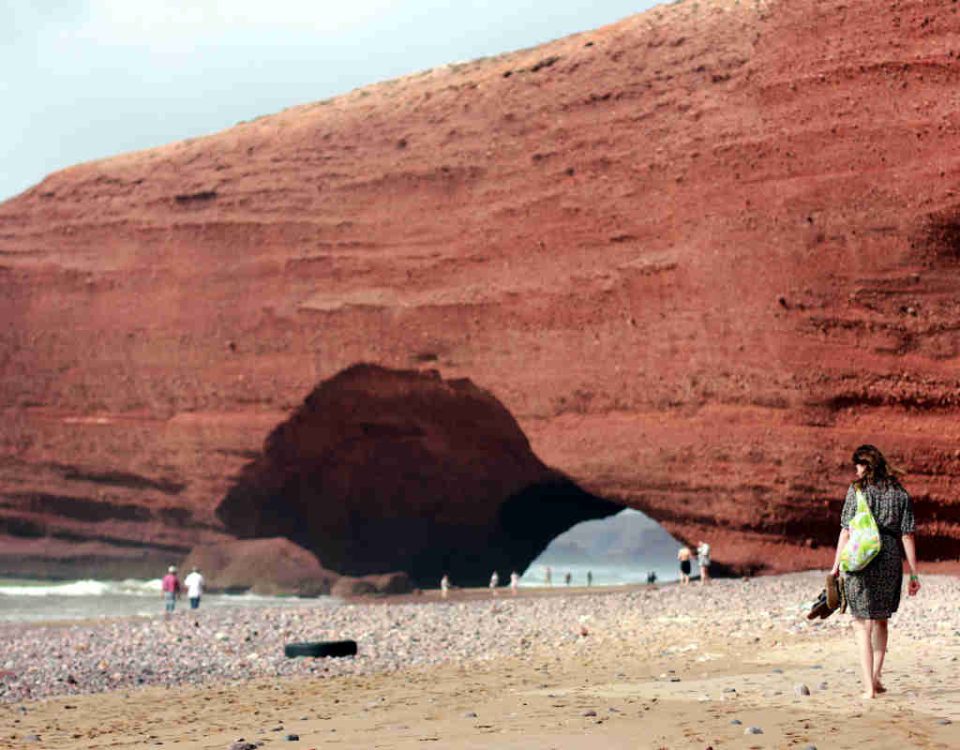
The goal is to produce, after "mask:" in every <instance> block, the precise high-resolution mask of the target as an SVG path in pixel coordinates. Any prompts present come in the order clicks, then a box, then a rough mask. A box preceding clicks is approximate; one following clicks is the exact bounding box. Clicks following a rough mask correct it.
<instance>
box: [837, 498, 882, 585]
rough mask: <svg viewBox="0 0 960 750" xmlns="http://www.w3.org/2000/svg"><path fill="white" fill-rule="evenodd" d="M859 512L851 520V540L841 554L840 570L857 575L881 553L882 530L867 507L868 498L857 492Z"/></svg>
mask: <svg viewBox="0 0 960 750" xmlns="http://www.w3.org/2000/svg"><path fill="white" fill-rule="evenodd" d="M856 492H857V512H856V513H854V516H853V518H851V519H850V539H849V540H848V541H847V546H846V547H844V548H843V552H841V553H840V570H842V571H844V572H845V573H856V572H857V571H858V570H863V569H864V568H865V567H867V565H869V564H870V562H871V561H872V560H873V558H875V557H876V556H877V555H878V554H879V553H880V529H879V528H878V527H877V522H876V520H874V518H873V514H872V513H871V512H870V506H869V505H867V498H866V496H865V495H864V494H863V492H862V491H860V490H857V491H856Z"/></svg>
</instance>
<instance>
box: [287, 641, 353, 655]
mask: <svg viewBox="0 0 960 750" xmlns="http://www.w3.org/2000/svg"><path fill="white" fill-rule="evenodd" d="M283 653H284V655H285V656H286V657H287V658H289V659H295V658H297V657H298V656H312V657H319V656H356V654H357V642H356V641H307V642H304V643H288V644H287V645H286V646H284V647H283Z"/></svg>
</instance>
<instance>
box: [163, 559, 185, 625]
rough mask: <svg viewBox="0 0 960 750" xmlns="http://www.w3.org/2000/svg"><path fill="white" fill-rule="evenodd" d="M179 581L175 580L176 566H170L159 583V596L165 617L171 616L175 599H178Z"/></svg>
mask: <svg viewBox="0 0 960 750" xmlns="http://www.w3.org/2000/svg"><path fill="white" fill-rule="evenodd" d="M180 589H181V587H180V579H179V578H177V566H176V565H171V566H170V567H169V568H167V574H166V575H165V576H164V577H163V580H162V581H161V582H160V594H161V596H162V597H163V602H164V606H165V607H166V610H167V617H169V616H170V615H171V614H173V610H174V608H175V607H176V606H177V599H179V598H180Z"/></svg>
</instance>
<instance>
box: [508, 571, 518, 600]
mask: <svg viewBox="0 0 960 750" xmlns="http://www.w3.org/2000/svg"><path fill="white" fill-rule="evenodd" d="M519 585H520V574H519V573H517V571H513V572H512V573H511V574H510V590H511V591H512V592H513V595H514V596H516V595H517V587H518V586H519Z"/></svg>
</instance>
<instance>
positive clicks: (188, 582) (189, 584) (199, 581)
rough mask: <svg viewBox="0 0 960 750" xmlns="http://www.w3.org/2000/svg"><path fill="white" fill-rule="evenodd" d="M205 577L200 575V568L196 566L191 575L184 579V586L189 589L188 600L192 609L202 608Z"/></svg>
mask: <svg viewBox="0 0 960 750" xmlns="http://www.w3.org/2000/svg"><path fill="white" fill-rule="evenodd" d="M203 584H204V580H203V576H202V575H201V574H200V568H198V567H196V566H194V567H193V568H192V569H191V570H190V573H189V575H187V577H186V578H184V579H183V585H184V586H185V587H186V589H187V599H189V600H190V609H198V608H199V607H200V597H201V596H202V595H203Z"/></svg>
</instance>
